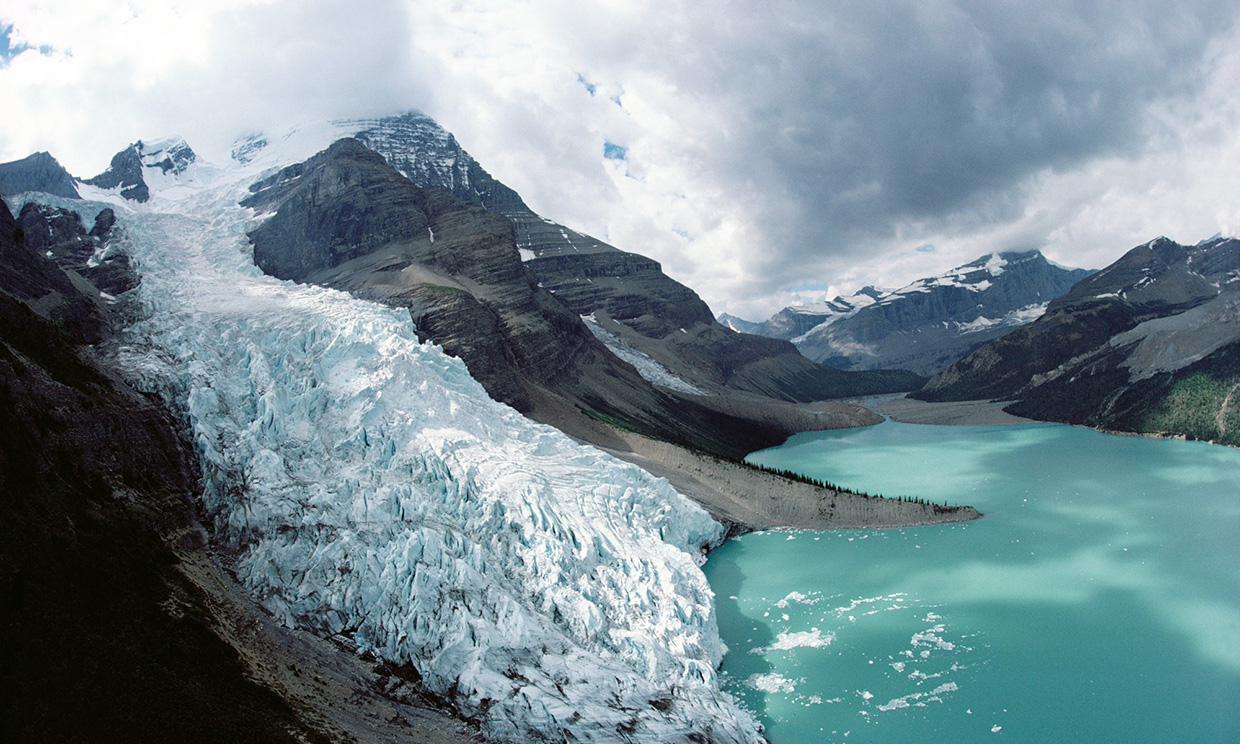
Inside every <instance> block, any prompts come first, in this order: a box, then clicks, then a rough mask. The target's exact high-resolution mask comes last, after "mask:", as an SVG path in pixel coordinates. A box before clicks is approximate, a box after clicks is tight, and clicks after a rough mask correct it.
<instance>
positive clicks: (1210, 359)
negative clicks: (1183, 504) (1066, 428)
mask: <svg viewBox="0 0 1240 744" xmlns="http://www.w3.org/2000/svg"><path fill="white" fill-rule="evenodd" d="M1238 369H1240V241H1238V240H1236V239H1235V238H1223V237H1215V238H1212V239H1210V240H1206V241H1202V242H1200V243H1197V244H1196V245H1181V244H1179V243H1176V242H1174V241H1172V240H1169V239H1167V238H1157V239H1155V240H1152V241H1150V242H1148V243H1145V244H1143V245H1140V246H1137V247H1136V248H1133V249H1132V250H1130V251H1128V252H1127V253H1125V254H1124V255H1123V256H1122V257H1121V258H1120V259H1119V260H1117V261H1116V262H1115V263H1113V264H1111V265H1110V266H1108V267H1107V268H1105V269H1103V270H1101V271H1099V272H1098V273H1096V274H1094V275H1092V276H1090V277H1089V278H1087V279H1085V280H1083V281H1081V282H1079V283H1078V284H1076V285H1075V286H1074V287H1073V288H1072V290H1071V291H1069V292H1068V293H1067V294H1065V295H1064V296H1063V297H1061V298H1059V299H1057V300H1055V301H1054V302H1052V303H1050V306H1049V307H1048V308H1047V311H1046V314H1045V315H1044V316H1043V317H1041V318H1039V319H1038V320H1037V321H1035V322H1034V323H1031V324H1029V325H1028V326H1025V327H1022V328H1020V329H1017V330H1016V331H1013V332H1012V333H1009V334H1008V335H1006V336H1003V337H1001V338H999V339H996V340H994V341H991V342H990V343H988V344H986V345H985V346H982V347H981V348H979V349H977V350H976V351H975V352H973V353H972V354H969V355H968V356H966V357H964V358H962V359H961V360H959V361H958V362H956V363H955V364H953V365H952V366H951V367H949V368H947V369H946V370H944V371H943V372H942V373H940V374H939V375H937V376H936V377H935V378H934V379H932V380H931V381H930V382H929V383H928V384H927V385H926V387H925V388H924V389H923V390H922V391H920V392H919V393H916V394H915V396H916V397H919V398H921V399H924V400H932V401H943V400H965V399H980V398H993V399H1003V400H1013V401H1015V402H1014V403H1013V404H1012V405H1010V406H1008V408H1007V410H1008V411H1010V412H1012V413H1015V414H1017V415H1021V416H1027V417H1030V418H1040V419H1046V420H1052V421H1064V422H1067V423H1074V424H1085V425H1089V426H1095V427H1099V428H1106V429H1118V430H1124V431H1133V432H1141V433H1170V434H1179V435H1185V436H1191V437H1193V438H1198V439H1207V440H1213V441H1222V442H1230V443H1240V412H1238V411H1237V407H1236V405H1235V402H1236V398H1235V396H1234V395H1233V393H1234V391H1235V389H1236V385H1237V384H1240V376H1237V370H1238Z"/></svg>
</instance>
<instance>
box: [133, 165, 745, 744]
mask: <svg viewBox="0 0 1240 744" xmlns="http://www.w3.org/2000/svg"><path fill="white" fill-rule="evenodd" d="M259 167H260V166H258V165H251V166H247V167H246V168H242V167H240V166H236V167H234V169H232V170H228V171H216V170H212V169H209V168H203V169H200V170H199V172H198V174H197V175H196V176H195V177H196V178H197V179H198V181H197V182H196V183H189V184H180V185H178V186H176V187H175V188H168V189H166V190H164V191H161V192H159V193H157V194H156V195H155V197H154V198H153V199H152V200H151V201H150V202H149V203H147V204H145V205H136V206H135V205H131V204H129V203H128V202H122V201H119V200H112V199H109V201H110V202H112V203H113V204H112V205H113V206H114V207H117V208H118V209H119V210H120V213H121V222H122V226H123V231H124V238H123V239H124V241H125V247H126V249H127V250H128V251H129V252H130V255H131V257H132V258H133V260H134V262H135V263H136V265H137V266H138V268H139V269H140V271H141V272H142V277H143V279H142V284H141V286H140V288H139V289H138V290H137V291H138V292H139V300H140V303H141V306H142V311H141V313H140V315H141V319H140V320H138V321H136V322H134V323H133V324H132V325H131V326H130V327H129V328H128V329H127V331H126V334H125V340H124V343H123V344H122V347H121V348H120V349H119V351H118V352H117V355H118V358H119V360H120V362H121V364H122V366H123V369H125V370H126V373H127V374H128V375H130V376H131V378H132V379H133V380H134V382H135V383H136V384H138V385H140V386H141V387H143V388H145V389H147V390H150V391H158V392H159V393H161V394H162V395H164V396H165V397H166V398H167V399H168V400H169V401H170V402H171V403H172V404H173V405H174V406H175V407H176V408H177V409H178V410H180V411H183V412H184V415H185V416H186V417H187V421H188V425H189V427H190V430H191V432H192V436H193V441H194V445H195V448H196V451H197V455H198V456H199V458H200V461H201V466H202V480H203V484H204V490H203V494H202V498H203V501H204V506H205V510H206V513H207V514H208V516H209V518H210V519H211V520H212V521H213V523H214V528H215V533H216V536H217V539H219V540H222V541H224V542H225V543H226V544H228V545H229V546H230V547H231V548H232V549H233V551H234V552H235V555H236V558H235V570H236V574H237V576H238V578H239V579H240V580H241V581H242V582H243V583H244V585H245V586H246V587H247V588H248V589H249V590H250V591H251V592H253V594H254V595H255V596H256V597H258V598H259V600H260V601H261V602H262V604H263V605H264V606H265V607H267V608H268V609H270V610H271V611H272V612H273V613H274V614H275V615H276V616H277V617H278V618H280V620H282V621H283V622H285V623H286V624H288V625H291V626H297V627H301V628H307V629H310V630H313V631H316V632H319V633H324V634H339V635H341V636H344V637H346V638H348V639H350V640H351V641H352V642H353V643H355V644H357V646H359V647H360V648H362V649H366V650H368V651H372V652H374V653H375V654H377V655H379V656H382V657H384V658H387V659H391V660H394V661H397V662H402V663H403V662H408V663H411V664H413V665H414V666H415V667H416V668H417V669H418V671H419V672H420V673H421V674H422V675H423V677H424V678H425V681H426V684H427V685H428V686H429V687H430V688H431V689H432V690H434V691H436V692H438V693H441V694H444V695H447V696H449V697H450V698H451V699H452V700H453V701H454V702H455V703H456V704H457V705H458V706H459V707H460V709H461V710H462V711H463V712H464V713H465V714H466V715H469V716H472V717H476V718H477V719H478V720H480V721H481V723H482V725H483V729H484V732H485V733H486V734H487V735H488V737H489V738H492V739H494V740H498V741H536V740H544V739H549V740H556V741H559V740H569V741H589V742H608V741H644V742H674V741H702V740H708V741H715V742H756V741H760V740H761V737H760V735H759V734H758V726H757V724H756V722H755V721H754V719H753V718H752V716H750V715H749V714H748V713H747V712H745V711H744V710H742V709H741V708H739V707H738V705H737V704H736V703H735V702H734V701H733V700H732V699H731V698H730V697H729V696H727V695H726V694H724V693H721V692H720V691H719V686H718V680H717V677H716V666H717V664H718V662H719V661H720V659H721V657H722V654H723V651H724V649H723V645H722V643H721V641H720V640H719V635H718V631H717V628H716V619H715V610H714V600H713V595H712V593H711V591H710V588H709V586H708V585H707V583H706V580H705V578H704V576H703V575H702V573H701V571H700V570H699V568H698V560H699V559H700V555H701V552H700V551H701V547H702V546H703V545H707V544H710V543H712V542H713V541H717V540H718V539H720V536H721V528H720V526H719V525H718V524H717V523H715V522H714V521H713V520H712V519H710V517H709V516H708V515H707V514H706V513H705V512H703V511H702V510H701V509H700V508H698V507H697V506H695V505H693V504H692V503H690V502H689V501H687V500H686V499H685V498H684V497H682V496H681V495H680V494H678V493H676V492H675V491H674V490H673V489H672V488H671V487H670V486H669V485H668V484H667V483H666V481H663V480H662V479H656V478H654V477H652V476H650V475H648V474H647V473H645V472H644V471H642V470H640V469H638V468H636V467H634V466H631V465H628V464H625V463H622V462H619V461H617V460H615V459H613V458H611V457H609V456H607V455H605V454H603V453H601V452H599V451H597V450H594V449H592V448H589V447H585V446H581V445H578V444H576V443H574V442H573V441H572V440H570V439H568V438H567V437H566V436H564V435H562V434H561V433H559V432H557V431H555V430H553V429H550V428H548V427H545V426H541V425H538V424H535V423H533V422H530V421H528V420H527V419H525V418H523V417H522V416H520V415H519V414H517V413H516V412H514V411H513V410H511V409H509V408H507V407H505V406H503V405H501V404H498V403H495V402H494V401H492V400H490V399H489V398H488V397H487V396H486V393H485V392H484V391H483V389H482V387H481V386H480V385H478V384H477V383H476V382H474V381H473V380H472V379H471V378H470V377H469V375H468V373H467V371H466V369H465V367H464V365H463V364H462V363H461V362H460V361H459V360H456V359H453V358H450V357H447V356H445V355H444V354H443V353H442V352H441V351H440V350H439V349H438V348H437V347H435V346H433V345H423V344H420V343H419V342H418V340H417V336H416V334H415V332H414V328H413V326H412V323H411V321H410V319H409V316H408V313H407V312H405V311H400V310H395V309H392V308H388V307H384V306H380V305H376V304H372V303H369V302H364V301H360V300H357V299H354V298H352V297H350V296H348V295H346V294H343V293H340V292H337V291H333V290H328V289H324V288H319V287H311V286H302V285H296V284H292V283H288V282H282V281H278V280H275V279H272V278H270V277H266V276H264V275H262V274H261V273H260V272H259V270H258V269H257V268H256V267H254V265H253V262H252V257H251V252H250V248H249V244H248V241H247V239H246V237H245V232H246V230H247V229H252V228H253V226H254V224H255V220H256V219H257V218H256V217H255V216H254V215H253V214H252V213H251V212H249V211H248V210H245V209H243V208H241V207H239V206H237V203H238V200H239V199H240V198H241V196H242V195H244V193H245V186H246V185H247V184H248V183H250V182H252V181H253V180H255V179H256V178H257V176H258V174H259V173H260V172H261V171H260V170H259ZM247 168H248V170H247ZM703 737H704V738H703Z"/></svg>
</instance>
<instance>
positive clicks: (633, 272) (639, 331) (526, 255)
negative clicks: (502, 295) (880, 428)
mask: <svg viewBox="0 0 1240 744" xmlns="http://www.w3.org/2000/svg"><path fill="white" fill-rule="evenodd" d="M349 126H351V127H353V128H355V129H356V131H357V135H356V136H357V138H358V139H359V140H360V141H361V142H363V143H364V144H365V145H366V146H367V147H369V148H371V149H373V150H375V151H376V152H378V153H380V154H381V155H383V156H384V157H385V158H386V159H387V161H388V162H389V163H390V164H391V165H392V166H393V167H394V168H395V169H396V170H398V171H399V172H401V173H402V174H403V175H405V176H406V177H408V178H409V179H410V180H412V181H413V182H414V183H415V184H416V185H417V186H419V187H421V188H426V189H437V190H443V191H447V192H448V193H450V194H452V195H453V196H455V197H457V198H458V199H462V200H464V201H468V202H471V203H474V204H479V205H481V206H482V207H484V208H485V209H487V210H488V211H491V212H494V213H496V214H499V215H502V216H503V217H505V218H507V219H508V220H510V221H511V222H512V224H513V227H514V238H515V242H516V246H517V248H518V249H519V250H520V252H521V255H522V257H523V259H524V261H525V265H526V267H527V268H528V269H529V270H530V272H531V273H532V274H533V276H534V277H535V278H536V280H537V281H538V282H539V284H540V285H541V286H542V287H543V288H544V289H546V290H547V291H548V292H550V293H552V294H554V295H556V296H557V297H559V298H560V299H562V300H564V301H565V302H566V303H567V304H568V306H569V307H571V308H572V309H573V310H574V311H575V312H577V313H578V314H579V315H594V316H595V318H596V320H597V321H598V322H599V324H600V325H601V327H602V328H603V329H604V330H605V331H607V332H609V333H613V334H616V335H617V336H619V337H620V338H621V339H622V340H623V342H624V343H625V344H626V345H627V346H628V347H630V348H632V349H634V350H636V351H637V352H639V353H641V354H643V355H645V356H648V357H650V358H651V359H653V360H654V361H655V362H657V363H658V364H660V365H662V366H664V367H666V368H668V369H670V370H671V371H672V372H673V373H675V374H677V375H679V376H682V377H684V378H685V381H686V382H687V383H688V384H689V385H691V386H693V387H695V388H698V389H701V390H705V391H709V392H712V393H723V392H728V391H731V392H739V393H745V394H754V395H764V396H765V395H770V394H771V393H772V391H774V393H775V397H776V398H777V399H780V400H785V401H800V402H804V401H810V400H821V399H825V398H833V397H843V396H848V395H855V394H868V393H878V392H892V391H902V390H911V389H913V388H915V387H917V386H918V385H920V384H921V379H920V378H918V377H916V376H915V375H891V374H885V375H875V376H854V377H847V376H843V375H839V374H838V373H836V372H835V371H833V370H826V369H823V368H822V367H821V366H820V365H816V364H814V363H812V362H810V361H809V360H807V359H804V358H803V357H802V356H801V354H800V353H799V352H797V350H796V349H795V348H794V347H793V346H792V345H791V344H786V343H785V344H769V343H766V342H763V341H761V340H758V339H755V338H754V337H752V336H750V335H748V334H738V333H735V332H733V331H732V330H731V329H729V328H725V327H724V326H722V325H720V324H719V323H717V322H716V321H715V319H714V317H713V316H712V314H711V312H710V309H709V308H708V307H707V305H706V303H704V302H703V301H702V299H701V298H700V297H698V295H697V294H696V293H695V292H694V291H693V290H691V289H689V288H688V287H686V286H684V285H683V284H680V283H679V282H676V281H674V280H673V279H671V278H670V277H668V276H667V275H666V274H664V273H663V270H662V267H661V266H660V265H659V263H658V262H657V261H654V260H652V259H649V258H646V257H645V256H640V255H638V254H635V253H628V252H625V251H621V250H618V249H616V248H615V247H613V246H610V245H608V244H606V243H604V242H602V241H601V240H598V239H596V238H593V237H590V236H589V235H584V234H582V233H579V232H576V231H574V230H571V229H569V228H567V227H564V226H563V225H559V224H556V223H555V222H552V221H550V220H546V219H544V218H542V217H540V216H538V215H537V214H535V213H534V211H533V210H531V209H530V208H529V207H528V206H527V205H526V204H525V203H524V202H523V201H522V200H521V198H520V196H518V195H517V194H516V192H514V191H513V190H512V189H510V188H508V187H507V186H505V185H504V184H502V183H500V182H499V181H497V180H496V179H495V178H493V177H492V176H491V175H490V174H488V173H487V172H486V171H485V170H484V169H483V168H482V167H481V166H480V165H479V164H478V163H477V161H475V160H474V159H473V157H471V156H470V155H469V153H467V152H466V151H465V150H464V149H463V148H461V146H460V145H459V144H458V143H457V141H456V139H455V138H454V137H453V136H452V135H451V134H449V133H448V132H447V131H445V130H444V129H443V128H442V127H440V126H439V125H438V124H437V123H436V122H435V121H434V120H432V119H430V118H429V117H426V116H424V115H421V114H416V113H410V114H405V115H402V116H396V117H389V118H384V119H373V120H363V121H357V122H351V123H349ZM721 352H722V353H723V354H724V355H725V356H726V358H721V357H720V356H719V354H720V353H721ZM772 357H774V358H772ZM749 365H753V367H752V368H751V369H747V367H749ZM759 379H760V380H761V381H762V382H761V384H760V385H759V384H755V383H754V381H755V380H759Z"/></svg>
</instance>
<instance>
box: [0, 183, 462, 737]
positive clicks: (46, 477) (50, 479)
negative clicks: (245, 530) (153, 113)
mask: <svg viewBox="0 0 1240 744" xmlns="http://www.w3.org/2000/svg"><path fill="white" fill-rule="evenodd" d="M74 218H75V219H72V220H70V219H68V216H67V215H66V214H64V213H61V212H58V211H56V210H47V209H46V208H35V209H33V210H29V211H28V210H23V218H22V225H24V226H25V229H23V228H21V227H19V226H18V223H17V220H15V219H14V218H13V215H12V213H11V212H10V211H9V209H8V207H7V205H5V204H3V203H0V739H2V740H4V741H12V742H19V741H20V742H66V741H92V742H105V741H109V742H110V741H117V742H166V741H185V742H220V741H230V742H232V741H236V742H284V741H287V742H307V741H311V742H315V741H341V740H375V741H379V740H392V739H394V738H396V737H401V736H412V737H413V738H415V739H417V740H425V741H437V742H445V743H447V742H465V741H473V740H474V738H473V736H472V734H470V732H469V730H468V729H467V728H466V727H464V726H463V725H462V724H461V723H459V722H457V721H456V720H455V719H452V718H450V717H448V716H446V715H444V714H443V713H437V712H435V711H434V710H433V709H432V708H429V707H428V706H427V705H426V704H424V703H423V704H417V705H409V704H407V703H408V702H410V701H415V700H416V697H417V694H418V693H417V689H418V687H417V685H416V682H415V683H412V684H411V683H410V682H408V681H405V680H403V679H402V678H401V676H400V675H401V672H400V670H393V669H388V668H385V667H376V666H375V665H374V664H367V663H366V662H364V661H363V660H360V659H357V658H356V657H354V656H353V655H351V654H349V653H347V652H345V651H342V650H338V649H336V648H335V647H334V646H333V645H332V644H331V643H329V642H326V641H319V640H317V639H313V638H310V637H308V636H305V634H297V633H294V632H292V631H287V630H284V629H282V628H279V627H278V624H276V623H274V622H273V621H272V620H271V618H270V617H269V616H268V615H267V614H266V613H265V612H263V611H262V610H260V609H258V608H257V606H255V605H254V604H253V603H252V601H250V600H249V599H247V598H246V597H245V596H244V595H243V593H242V592H241V591H240V590H239V589H238V588H237V587H236V585H235V584H234V583H233V582H232V581H231V580H230V579H229V578H228V576H227V574H226V573H225V572H223V571H222V570H221V569H220V568H219V566H218V564H217V563H216V562H214V561H213V559H212V557H211V554H210V553H209V552H208V549H207V547H206V545H207V542H206V541H207V535H206V532H205V531H204V530H203V528H202V526H201V525H200V524H199V522H198V518H197V514H196V511H195V508H194V502H195V496H194V492H195V488H196V486H195V482H194V478H193V475H192V473H193V472H194V471H195V468H194V467H193V463H192V462H191V460H190V457H191V455H190V454H189V452H188V449H187V448H186V447H184V446H183V444H182V442H181V441H180V440H179V438H178V435H177V433H176V426H175V423H174V419H173V417H172V416H171V415H170V414H169V413H168V412H167V411H166V410H164V409H163V408H162V406H161V405H159V404H158V403H157V402H155V401H153V400H151V399H149V398H146V397H144V396H142V395H139V394H138V393H136V392H134V391H132V390H131V389H129V388H128V387H126V386H125V385H124V384H123V383H122V382H120V381H119V380H118V379H117V378H116V377H114V376H113V375H111V374H110V373H109V372H108V371H107V370H106V363H104V362H102V361H100V360H99V359H98V358H96V357H95V356H94V354H93V353H92V352H91V350H90V348H89V347H87V346H83V344H85V343H87V342H93V341H98V340H100V339H101V338H104V337H105V336H106V335H107V333H108V329H109V328H110V327H112V325H113V319H112V318H111V317H110V312H109V309H108V305H107V304H106V303H103V302H100V299H99V298H100V295H99V292H98V291H96V290H95V289H94V287H93V285H91V284H90V283H89V282H87V281H86V280H84V279H83V278H82V277H81V276H80V275H77V274H76V273H66V271H65V270H63V269H61V268H60V267H59V266H57V265H56V263H54V262H53V261H52V260H51V259H49V258H48V257H47V256H46V254H45V252H44V251H43V250H42V244H39V245H40V250H36V249H35V247H34V245H32V241H31V240H29V239H27V236H28V235H31V234H38V235H41V236H43V238H48V237H58V238H65V236H66V234H68V235H69V238H68V240H61V241H60V242H57V243H54V244H53V246H54V248H53V250H55V247H56V246H59V245H61V244H62V243H66V242H67V243H68V244H69V245H70V246H71V247H73V246H76V247H78V248H81V247H82V242H81V241H80V240H74V239H73V238H74V237H77V238H80V237H81V236H80V235H74V233H76V232H77V231H78V230H80V229H81V226H80V223H79V222H78V221H77V220H76V215H74ZM104 221H105V222H106V220H104ZM99 223H100V221H99V220H96V225H98V224H99ZM66 231H67V232H66ZM385 689H388V690H395V691H397V692H399V691H400V690H402V689H403V690H406V691H408V692H407V693H406V697H405V699H406V702H405V703H402V702H399V699H400V695H397V696H396V699H392V698H388V697H384V696H383V695H381V694H380V693H381V691H383V690H385ZM409 693H411V694H412V696H413V697H412V698H410V697H409V696H408V695H409ZM336 695H338V696H339V699H336V698H335V696H336ZM346 700H347V701H348V702H345V701H346ZM388 719H390V720H388ZM419 736H420V737H422V738H418V737H419Z"/></svg>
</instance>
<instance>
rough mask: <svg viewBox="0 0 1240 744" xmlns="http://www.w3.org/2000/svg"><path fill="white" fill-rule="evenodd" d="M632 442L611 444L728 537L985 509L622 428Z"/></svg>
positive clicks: (951, 517)
mask: <svg viewBox="0 0 1240 744" xmlns="http://www.w3.org/2000/svg"><path fill="white" fill-rule="evenodd" d="M618 436H620V437H622V438H623V440H624V442H625V445H626V446H627V450H620V449H606V450H605V451H607V452H609V453H610V454H611V455H613V456H615V457H618V458H620V459H622V460H625V461H627V462H631V463H633V464H635V465H637V466H639V467H641V468H642V469H644V470H646V471H647V472H649V473H650V474H652V475H655V476H657V477H661V478H666V479H667V480H668V482H669V483H671V484H672V486H673V487H674V488H675V489H676V490H677V491H679V492H680V493H681V494H683V495H684V496H686V497H687V498H689V499H690V500H692V501H693V502H694V503H696V504H698V505H699V506H701V507H702V508H703V509H705V510H706V511H707V512H708V513H709V514H710V515H711V516H712V517H714V518H715V520H716V521H718V522H720V523H721V524H723V525H724V526H725V527H726V528H727V533H726V535H725V537H724V540H727V539H729V538H731V537H735V536H737V535H743V534H746V533H749V532H756V531H759V530H787V531H792V530H839V529H890V528H903V527H923V526H928V525H934V524H951V523H956V522H968V521H972V520H974V519H979V518H981V517H982V513H981V512H979V511H978V510H977V509H975V508H974V507H972V506H967V505H960V506H949V507H943V506H935V505H933V504H918V503H915V502H909V501H899V500H896V499H891V498H886V497H882V496H867V495H863V494H854V493H848V492H845V491H837V490H835V489H830V488H822V487H820V486H817V485H813V484H811V483H804V482H800V481H797V480H793V479H791V478H787V477H784V476H780V475H777V474H775V473H770V472H766V471H763V470H760V469H758V468H754V467H748V466H746V465H743V464H741V463H735V462H729V461H727V460H722V459H719V458H714V457H710V456H708V455H703V454H701V453H698V452H693V451H692V450H688V449H685V448H683V447H678V446H676V445H673V444H669V443H667V442H661V441H657V440H653V439H648V438H645V437H642V436H640V435H637V434H634V433H632V432H618Z"/></svg>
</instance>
